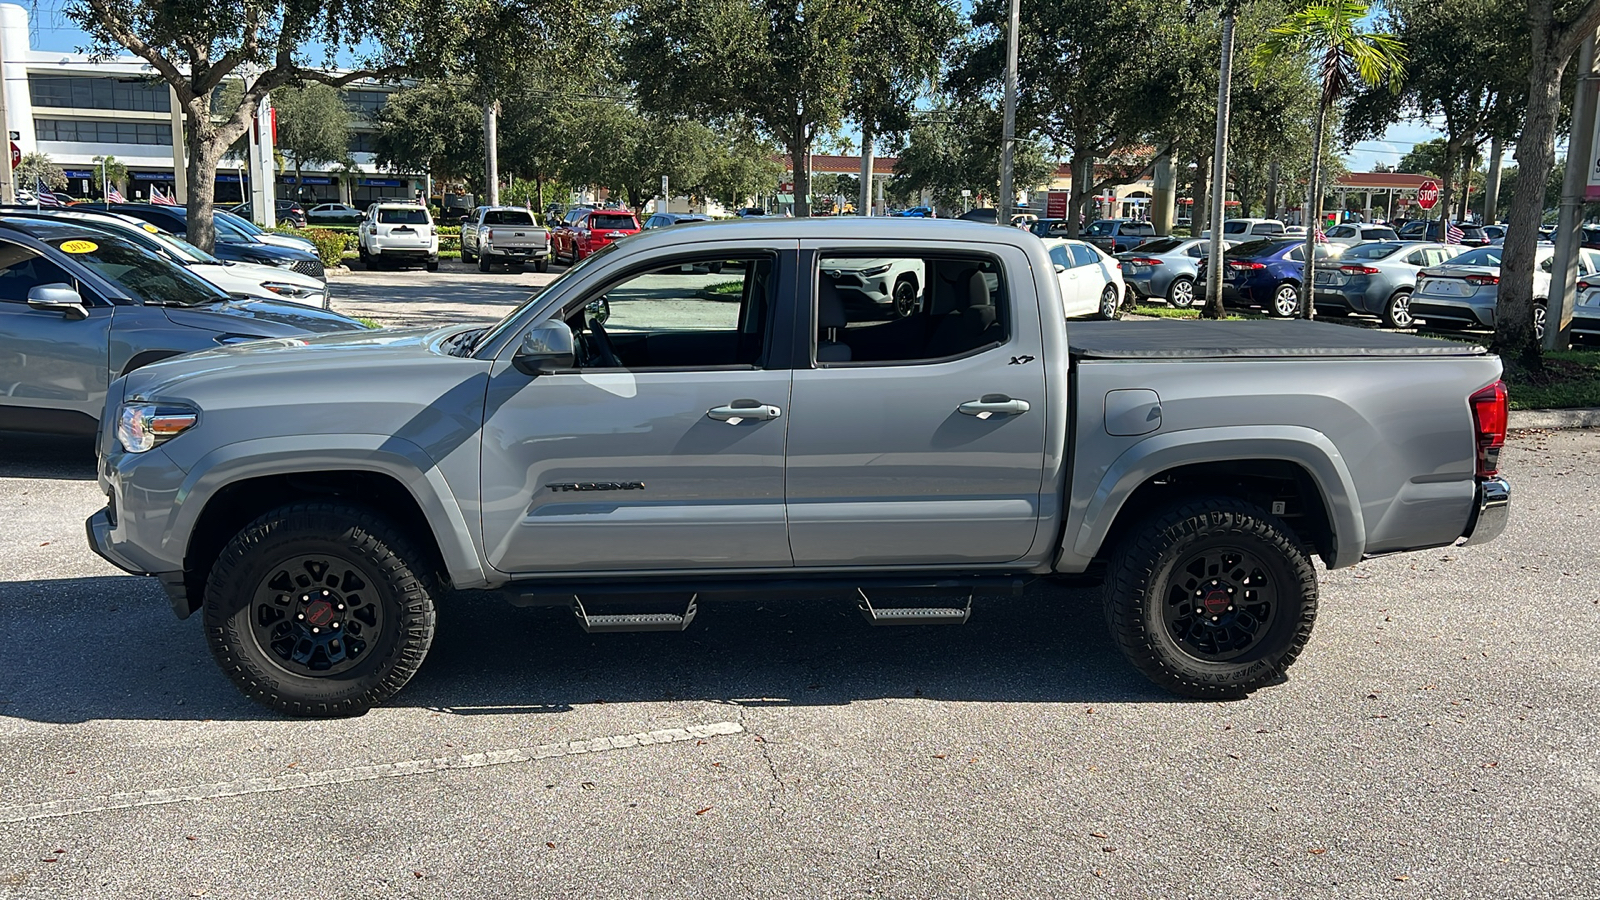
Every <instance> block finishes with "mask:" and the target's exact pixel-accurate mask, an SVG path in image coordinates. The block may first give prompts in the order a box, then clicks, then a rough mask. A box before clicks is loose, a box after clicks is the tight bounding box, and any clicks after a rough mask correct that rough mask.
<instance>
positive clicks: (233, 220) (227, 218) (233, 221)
mask: <svg viewBox="0 0 1600 900" xmlns="http://www.w3.org/2000/svg"><path fill="white" fill-rule="evenodd" d="M219 219H220V220H221V221H217V220H219ZM212 222H213V224H214V225H215V226H216V228H217V230H218V231H221V230H222V222H227V223H228V224H229V225H232V226H233V227H234V228H235V229H237V230H239V231H242V232H244V233H245V234H248V235H250V236H251V237H255V236H256V235H258V234H266V233H267V231H266V229H264V228H261V227H258V226H257V225H256V223H254V222H252V221H250V220H249V219H243V218H240V217H239V216H236V215H234V214H233V213H231V212H228V211H227V210H223V209H219V210H217V211H216V219H213V220H212Z"/></svg>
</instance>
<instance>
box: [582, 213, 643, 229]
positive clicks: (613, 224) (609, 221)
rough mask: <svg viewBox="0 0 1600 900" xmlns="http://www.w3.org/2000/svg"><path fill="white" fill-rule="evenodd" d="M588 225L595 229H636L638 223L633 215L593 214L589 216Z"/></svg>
mask: <svg viewBox="0 0 1600 900" xmlns="http://www.w3.org/2000/svg"><path fill="white" fill-rule="evenodd" d="M589 227H590V228H593V229H595V230H599V229H601V228H632V229H635V230H637V229H638V228H639V223H638V222H636V221H634V218H633V216H617V215H593V216H590V217H589Z"/></svg>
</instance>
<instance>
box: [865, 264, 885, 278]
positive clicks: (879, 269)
mask: <svg viewBox="0 0 1600 900" xmlns="http://www.w3.org/2000/svg"><path fill="white" fill-rule="evenodd" d="M887 271H889V266H888V265H887V264H884V265H881V266H873V267H872V268H870V269H862V270H861V274H863V275H868V276H871V275H882V274H883V273H885V272H887Z"/></svg>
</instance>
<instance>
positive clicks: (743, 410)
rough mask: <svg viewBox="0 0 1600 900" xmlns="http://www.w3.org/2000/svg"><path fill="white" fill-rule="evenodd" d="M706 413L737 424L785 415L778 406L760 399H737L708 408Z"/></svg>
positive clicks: (719, 419) (762, 420)
mask: <svg viewBox="0 0 1600 900" xmlns="http://www.w3.org/2000/svg"><path fill="white" fill-rule="evenodd" d="M706 415H707V416H710V417H711V418H713V419H716V420H717V421H719V422H727V423H728V424H729V425H737V424H739V423H740V422H744V421H751V422H765V421H767V420H768V419H776V418H777V417H779V416H781V415H783V410H781V409H779V408H778V407H776V406H768V405H767V404H765V403H762V402H761V401H760V400H735V401H733V402H732V403H730V404H728V405H727V406H717V407H713V408H711V409H708V410H706Z"/></svg>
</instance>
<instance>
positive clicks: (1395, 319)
mask: <svg viewBox="0 0 1600 900" xmlns="http://www.w3.org/2000/svg"><path fill="white" fill-rule="evenodd" d="M1383 324H1384V325H1387V326H1388V327H1390V328H1410V327H1411V326H1413V325H1415V324H1417V320H1416V319H1414V318H1412V316H1411V292H1410V291H1395V294H1394V296H1393V297H1390V298H1389V302H1388V303H1386V304H1384V307H1383Z"/></svg>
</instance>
